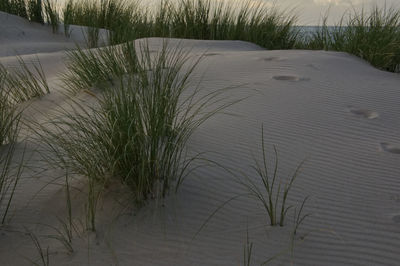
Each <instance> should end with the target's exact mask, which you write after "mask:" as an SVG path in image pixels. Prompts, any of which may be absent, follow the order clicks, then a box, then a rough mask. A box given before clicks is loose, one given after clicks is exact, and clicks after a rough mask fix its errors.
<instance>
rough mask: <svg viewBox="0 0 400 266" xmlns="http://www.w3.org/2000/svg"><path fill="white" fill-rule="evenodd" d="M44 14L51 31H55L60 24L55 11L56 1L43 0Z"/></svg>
mask: <svg viewBox="0 0 400 266" xmlns="http://www.w3.org/2000/svg"><path fill="white" fill-rule="evenodd" d="M44 15H45V18H46V21H47V22H48V24H50V25H51V28H52V30H53V33H57V32H58V28H59V26H60V16H59V14H58V11H57V2H54V1H52V0H45V2H44Z"/></svg>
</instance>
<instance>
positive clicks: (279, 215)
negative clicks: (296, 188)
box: [240, 127, 305, 226]
mask: <svg viewBox="0 0 400 266" xmlns="http://www.w3.org/2000/svg"><path fill="white" fill-rule="evenodd" d="M261 134H262V135H261V149H262V159H263V160H262V162H261V163H259V162H258V161H257V160H256V161H255V166H253V169H254V170H255V172H256V173H257V175H258V177H259V178H260V180H261V182H262V186H261V187H260V186H259V185H258V184H257V183H256V182H255V181H254V180H253V178H251V177H249V176H247V175H244V177H245V180H244V181H241V182H240V183H241V184H242V185H243V186H244V187H245V188H246V189H247V190H248V192H249V195H250V196H252V197H254V198H255V199H257V200H259V202H260V203H261V204H262V206H263V208H264V209H265V211H266V213H267V217H268V222H269V224H270V225H271V226H276V225H279V226H284V224H285V218H286V216H287V213H288V211H289V210H290V209H291V208H292V207H293V206H291V205H290V206H287V204H286V201H287V198H288V195H289V192H290V190H291V188H292V186H293V184H294V181H295V180H296V178H297V176H298V174H299V172H300V169H301V167H302V165H303V162H302V163H300V164H299V165H298V167H297V168H296V170H295V172H294V174H293V175H292V176H291V177H290V178H289V179H288V180H287V182H286V183H285V185H282V180H279V178H278V167H279V165H278V162H279V161H278V151H277V149H276V147H275V146H274V154H275V160H274V167H273V169H269V166H268V158H267V154H266V149H265V142H264V128H263V127H262V128H261ZM271 170H272V171H271ZM304 204H305V201H303V204H302V206H301V208H300V213H299V214H298V215H299V216H298V219H297V221H298V225H300V224H301V222H302V220H304V219H301V218H300V215H301V212H302V210H303V207H304Z"/></svg>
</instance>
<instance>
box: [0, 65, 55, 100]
mask: <svg viewBox="0 0 400 266" xmlns="http://www.w3.org/2000/svg"><path fill="white" fill-rule="evenodd" d="M18 62H19V67H16V68H14V69H10V68H6V67H5V66H4V65H2V64H0V75H2V76H3V82H4V87H5V88H6V89H7V90H8V98H9V100H10V102H11V103H13V104H15V103H20V102H24V101H28V100H30V99H32V98H34V97H40V96H43V95H45V94H47V93H50V89H49V85H48V83H47V79H46V75H45V73H44V71H43V68H42V65H41V63H40V61H39V59H37V61H36V62H34V61H32V62H30V64H31V65H32V67H31V68H30V67H29V66H28V64H27V63H25V62H24V60H22V58H18Z"/></svg>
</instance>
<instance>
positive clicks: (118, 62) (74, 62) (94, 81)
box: [62, 43, 138, 93]
mask: <svg viewBox="0 0 400 266" xmlns="http://www.w3.org/2000/svg"><path fill="white" fill-rule="evenodd" d="M137 60H138V59H137V55H136V51H135V47H134V45H133V43H126V44H123V45H121V46H115V47H113V46H108V47H104V48H101V49H98V50H82V49H80V48H79V47H78V48H77V49H75V50H72V51H70V52H68V62H67V69H68V71H67V73H66V74H64V75H63V76H62V79H63V83H64V85H65V87H66V89H67V90H68V91H69V92H71V93H76V92H78V91H81V90H83V89H89V88H91V87H93V86H96V87H104V86H110V85H111V86H113V85H114V79H115V78H117V77H121V76H123V75H125V74H128V73H131V74H132V73H135V72H136V69H135V68H136V66H137Z"/></svg>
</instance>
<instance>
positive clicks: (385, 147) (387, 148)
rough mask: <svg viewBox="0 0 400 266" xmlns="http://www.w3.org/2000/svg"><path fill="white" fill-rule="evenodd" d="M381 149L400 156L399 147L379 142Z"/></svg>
mask: <svg viewBox="0 0 400 266" xmlns="http://www.w3.org/2000/svg"><path fill="white" fill-rule="evenodd" d="M381 148H382V150H384V151H386V152H390V153H394V154H400V146H396V145H393V144H389V143H387V142H381Z"/></svg>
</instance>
